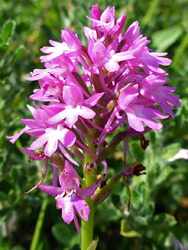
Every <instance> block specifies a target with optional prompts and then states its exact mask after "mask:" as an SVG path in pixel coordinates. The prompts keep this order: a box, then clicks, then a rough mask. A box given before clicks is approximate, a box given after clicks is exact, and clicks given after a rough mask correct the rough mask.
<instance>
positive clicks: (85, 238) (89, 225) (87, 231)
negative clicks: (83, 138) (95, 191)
mask: <svg viewBox="0 0 188 250" xmlns="http://www.w3.org/2000/svg"><path fill="white" fill-rule="evenodd" d="M89 139H90V138H89ZM88 141H89V140H88ZM88 147H89V149H90V150H91V151H92V152H95V149H94V147H92V145H91V144H90V145H88ZM93 160H94V159H93V158H92V156H91V155H90V154H89V153H88V152H85V157H84V166H85V165H86V164H87V163H91V162H92V161H93ZM83 175H84V183H85V185H84V187H88V186H90V185H93V184H95V171H94V169H91V172H90V173H89V174H87V173H85V171H84V170H83ZM85 200H86V202H87V203H88V205H89V208H90V213H89V217H88V221H84V220H82V223H81V250H87V248H88V247H89V245H90V244H91V242H92V241H93V228H94V216H95V206H94V201H91V200H90V198H89V197H86V198H85Z"/></svg>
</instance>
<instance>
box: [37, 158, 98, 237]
mask: <svg viewBox="0 0 188 250" xmlns="http://www.w3.org/2000/svg"><path fill="white" fill-rule="evenodd" d="M59 183H60V186H61V187H54V186H50V185H39V186H38V187H39V188H40V189H41V190H42V191H44V192H45V193H47V194H48V195H50V196H53V197H55V199H56V203H57V205H56V206H57V208H58V209H62V219H63V220H64V221H65V223H67V224H70V222H71V221H72V220H74V223H75V226H76V228H77V230H78V232H79V233H80V228H79V224H78V220H77V217H76V212H77V213H78V214H79V216H80V217H81V218H82V219H83V220H85V221H87V220H88V216H89V213H90V209H89V206H88V204H87V202H86V201H85V200H84V199H83V198H82V197H88V196H91V195H92V194H93V193H94V191H95V189H96V188H97V187H98V184H96V185H92V186H89V187H87V188H80V187H79V185H80V181H79V176H78V174H77V172H76V170H75V169H74V168H73V167H72V166H71V164H70V163H69V162H68V161H65V167H64V170H63V171H62V172H61V174H60V176H59Z"/></svg>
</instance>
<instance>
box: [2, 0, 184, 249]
mask: <svg viewBox="0 0 188 250" xmlns="http://www.w3.org/2000/svg"><path fill="white" fill-rule="evenodd" d="M96 3H98V4H99V6H100V7H101V10H104V9H105V8H106V7H107V6H108V5H109V6H111V7H112V6H115V7H116V17H117V18H118V17H120V16H121V14H123V13H127V20H126V26H125V29H126V28H127V27H128V26H129V25H130V24H131V23H132V22H134V21H135V20H138V21H139V23H140V27H141V33H142V34H143V35H144V36H147V37H148V38H149V39H150V40H151V41H152V42H151V44H149V47H150V48H152V49H154V50H155V51H158V52H164V51H167V52H168V57H169V58H170V59H172V61H173V62H172V65H171V66H170V67H169V68H168V69H166V70H167V71H168V73H169V77H170V81H169V86H175V87H176V88H177V90H176V94H179V95H180V96H181V97H180V101H181V103H182V106H181V108H179V109H177V110H174V113H175V118H169V119H167V120H166V121H164V122H163V129H162V130H161V131H160V132H154V131H152V132H150V133H148V134H147V135H146V138H147V139H148V140H150V146H149V147H148V148H147V149H146V151H143V150H142V149H141V148H140V146H139V140H138V138H133V139H131V140H129V144H128V145H129V146H128V164H131V163H133V162H134V161H135V160H136V159H139V160H140V162H141V163H142V164H144V166H145V167H146V172H147V174H146V175H144V176H140V177H134V178H133V179H132V180H128V184H129V187H130V189H131V195H132V198H131V200H132V202H131V207H130V212H128V211H127V204H128V199H129V196H128V191H127V190H126V188H125V187H124V186H123V184H122V182H119V183H118V184H117V185H116V187H115V189H114V190H113V193H112V195H111V197H110V198H108V199H107V200H106V201H105V202H104V203H103V204H102V205H100V206H99V207H98V209H97V212H96V220H95V236H97V235H98V236H99V245H98V248H97V249H103V250H106V249H117V250H121V249H122V250H124V249H129V250H132V249H135V250H142V249H143V250H147V249H148V250H150V249H156V250H158V249H184V248H183V246H184V247H185V249H186V248H188V233H187V232H188V161H187V160H183V159H179V160H176V161H171V162H170V161H169V158H171V157H173V156H174V155H175V154H176V153H177V152H178V151H179V150H180V149H181V148H185V149H188V4H187V0H166V1H163V0H151V1H148V0H146V1H145V0H140V1H136V0H127V1H125V0H119V1H110V0H109V1H105V0H101V1H85V0H77V1H76V0H70V1H66V0H63V1H59V0H53V1H52V0H27V1H24V0H17V1H13V0H6V1H5V0H0V6H1V7H0V114H1V119H0V226H1V229H2V230H1V231H0V250H6V249H7V250H9V249H12V250H24V249H31V250H36V249H37V250H38V249H39V250H48V249H49V250H50V249H53V250H60V249H67V250H68V249H75V250H76V249H79V240H80V239H79V237H80V236H79V235H78V234H77V232H76V229H75V227H74V225H73V224H71V225H70V226H68V225H66V224H65V223H63V221H62V219H61V212H60V211H59V210H57V209H56V206H55V200H54V199H53V198H51V197H47V195H45V194H44V193H42V192H41V191H39V190H35V191H33V192H32V193H30V194H28V195H25V194H24V192H26V191H28V190H29V189H30V188H31V187H32V186H33V185H34V184H35V183H37V182H38V180H39V179H40V177H41V173H42V170H43V167H44V166H43V165H42V164H41V163H38V162H30V163H29V162H28V161H27V158H28V157H27V156H26V155H24V154H23V153H22V152H21V151H20V149H19V148H20V146H23V147H27V146H28V145H30V142H31V139H30V138H29V136H27V135H23V136H22V137H21V138H20V139H19V140H18V141H17V142H16V144H15V145H12V144H11V143H10V142H9V141H8V140H7V139H6V138H5V137H6V136H7V135H13V134H16V133H17V132H19V131H20V130H21V129H22V128H23V124H22V123H21V121H20V119H21V118H29V117H30V114H29V113H28V111H27V108H26V105H27V104H31V101H30V100H29V98H28V97H29V95H31V94H32V90H33V89H34V88H38V84H37V83H36V82H35V83H29V82H27V81H25V80H24V79H25V77H26V76H29V72H30V71H33V69H35V68H42V67H43V66H42V65H41V64H40V60H39V56H41V55H42V53H41V52H40V48H41V47H43V46H48V44H49V43H48V41H49V40H50V39H52V40H56V41H60V31H61V29H64V28H65V27H67V28H69V29H70V30H71V31H72V32H75V33H77V34H78V37H79V38H80V39H81V40H82V42H83V43H86V39H85V37H84V32H83V27H84V26H89V27H90V26H91V24H90V21H89V20H88V19H87V18H86V16H89V11H90V10H91V6H92V4H96ZM107 161H108V165H109V176H111V175H113V174H114V173H115V172H116V171H118V170H121V169H122V168H123V145H121V144H120V145H119V146H118V147H117V149H116V150H115V152H114V154H113V155H111V156H110V158H109V159H107ZM51 176H52V170H51V169H50V170H49V171H48V174H47V177H46V179H45V183H46V184H47V183H48V184H51ZM36 225H37V226H36ZM34 232H35V234H34ZM33 235H35V237H33ZM181 244H182V245H181Z"/></svg>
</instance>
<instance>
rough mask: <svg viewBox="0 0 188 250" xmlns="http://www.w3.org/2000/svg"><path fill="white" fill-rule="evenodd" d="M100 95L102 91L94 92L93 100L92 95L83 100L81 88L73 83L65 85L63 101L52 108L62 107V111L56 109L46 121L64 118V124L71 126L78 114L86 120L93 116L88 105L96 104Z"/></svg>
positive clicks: (57, 120)
mask: <svg viewBox="0 0 188 250" xmlns="http://www.w3.org/2000/svg"><path fill="white" fill-rule="evenodd" d="M102 95H103V93H102V94H101V93H99V94H95V99H96V101H95V102H94V100H93V99H94V96H93V97H91V98H89V99H87V101H84V97H83V93H82V90H81V88H79V87H78V86H77V85H75V84H70V85H68V86H65V87H64V88H63V100H64V103H58V104H54V105H53V108H56V107H57V108H58V109H61V108H62V111H60V112H59V111H58V109H57V111H56V115H55V116H53V117H52V118H50V119H49V121H48V122H49V123H52V124H53V123H58V122H60V121H62V120H63V119H65V124H66V125H68V126H69V127H70V128H72V127H73V125H74V124H75V123H76V122H77V120H78V117H79V116H80V117H82V118H84V119H86V120H87V119H92V118H93V117H94V116H95V112H94V111H93V110H92V109H91V108H90V107H92V106H94V105H96V103H97V101H98V100H99V99H100V98H101V96H102Z"/></svg>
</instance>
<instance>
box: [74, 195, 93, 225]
mask: <svg viewBox="0 0 188 250" xmlns="http://www.w3.org/2000/svg"><path fill="white" fill-rule="evenodd" d="M71 203H72V204H73V206H74V207H75V208H76V210H77V212H78V214H79V215H80V217H81V218H82V219H83V220H85V221H87V220H88V216H89V213H90V209H89V206H88V204H87V202H86V201H85V200H84V199H82V198H81V197H78V196H75V195H72V197H71Z"/></svg>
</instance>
